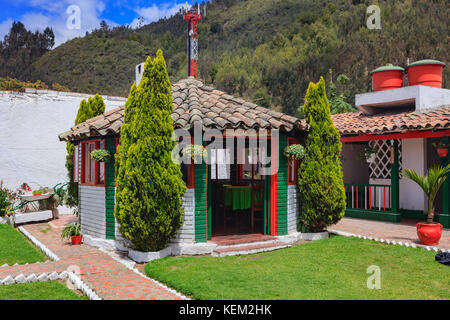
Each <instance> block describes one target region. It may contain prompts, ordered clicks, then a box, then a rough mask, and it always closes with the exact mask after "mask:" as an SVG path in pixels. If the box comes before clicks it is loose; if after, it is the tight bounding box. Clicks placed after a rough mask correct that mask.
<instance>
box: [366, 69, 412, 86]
mask: <svg viewBox="0 0 450 320" xmlns="http://www.w3.org/2000/svg"><path fill="white" fill-rule="evenodd" d="M404 70H405V69H403V68H402V67H397V66H384V67H380V68H378V69H375V70H373V71H372V72H371V75H372V87H373V91H383V90H391V89H398V88H401V87H403V72H404Z"/></svg>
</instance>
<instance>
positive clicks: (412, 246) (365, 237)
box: [328, 230, 450, 253]
mask: <svg viewBox="0 0 450 320" xmlns="http://www.w3.org/2000/svg"><path fill="white" fill-rule="evenodd" d="M328 232H329V233H331V234H334V235H337V236H343V237H355V238H359V239H365V240H372V241H376V242H380V243H385V244H392V245H400V246H403V247H408V248H420V249H424V250H428V251H434V252H449V253H450V249H440V248H437V247H434V246H431V247H430V246H426V245H422V244H415V243H408V242H402V241H395V240H388V239H383V238H378V237H368V236H363V235H360V234H354V233H349V232H344V231H338V230H331V231H330V230H329V231H328Z"/></svg>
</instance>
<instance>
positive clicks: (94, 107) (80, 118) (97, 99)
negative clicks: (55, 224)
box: [66, 93, 105, 207]
mask: <svg viewBox="0 0 450 320" xmlns="http://www.w3.org/2000/svg"><path fill="white" fill-rule="evenodd" d="M104 112H105V103H104V102H103V98H102V97H101V96H100V95H99V94H98V93H97V94H96V95H95V96H94V98H91V97H89V99H88V101H86V100H84V99H83V100H81V102H80V107H79V108H78V112H77V116H76V118H75V125H77V124H80V123H82V122H84V121H86V120H88V119H91V118H93V117H96V116H98V115H101V114H103V113H104ZM66 150H67V158H66V168H67V176H68V178H69V183H68V186H67V198H66V204H67V205H68V206H70V207H73V206H76V205H78V183H77V182H74V175H73V170H74V163H73V152H74V145H73V143H71V142H67V144H66Z"/></svg>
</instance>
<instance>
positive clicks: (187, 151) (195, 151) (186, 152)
mask: <svg viewBox="0 0 450 320" xmlns="http://www.w3.org/2000/svg"><path fill="white" fill-rule="evenodd" d="M181 153H182V155H183V158H189V157H190V158H192V160H195V159H197V157H201V158H203V159H206V157H207V154H208V153H207V150H206V148H205V147H203V146H200V145H197V144H190V145H187V146H186V147H184V148H183V150H182V151H181Z"/></svg>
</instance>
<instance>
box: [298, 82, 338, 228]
mask: <svg viewBox="0 0 450 320" xmlns="http://www.w3.org/2000/svg"><path fill="white" fill-rule="evenodd" d="M304 112H305V119H306V122H307V123H308V125H309V132H308V137H307V139H306V144H305V155H304V158H303V161H302V163H301V165H300V170H299V179H298V187H299V192H300V203H301V204H302V209H301V213H302V220H303V222H304V223H305V224H306V227H307V228H308V229H309V230H310V231H313V232H317V231H322V230H324V229H325V228H326V227H327V226H329V225H332V224H335V223H336V222H338V221H339V220H340V219H341V218H342V217H343V216H344V213H345V207H346V202H345V190H344V182H343V174H342V170H341V163H340V160H339V157H338V156H339V154H340V153H341V148H342V143H341V141H340V135H339V132H338V131H337V129H336V128H335V127H334V125H333V122H332V121H331V117H330V106H329V102H328V99H327V96H326V93H325V82H324V80H323V78H320V81H319V82H318V83H317V84H314V83H310V84H309V87H308V91H307V93H306V96H305V104H304Z"/></svg>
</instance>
